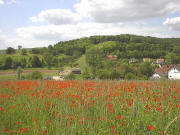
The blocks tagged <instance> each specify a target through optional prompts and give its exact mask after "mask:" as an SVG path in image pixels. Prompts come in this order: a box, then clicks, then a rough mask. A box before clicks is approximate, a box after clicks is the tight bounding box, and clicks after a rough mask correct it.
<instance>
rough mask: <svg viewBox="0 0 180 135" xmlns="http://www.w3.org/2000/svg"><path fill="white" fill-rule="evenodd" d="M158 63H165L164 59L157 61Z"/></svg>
mask: <svg viewBox="0 0 180 135" xmlns="http://www.w3.org/2000/svg"><path fill="white" fill-rule="evenodd" d="M156 62H157V63H161V62H164V59H157V60H156Z"/></svg>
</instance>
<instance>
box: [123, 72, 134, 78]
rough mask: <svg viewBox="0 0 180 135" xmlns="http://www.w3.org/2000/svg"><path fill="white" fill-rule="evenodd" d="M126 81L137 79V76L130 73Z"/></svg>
mask: <svg viewBox="0 0 180 135" xmlns="http://www.w3.org/2000/svg"><path fill="white" fill-rule="evenodd" d="M125 79H127V80H133V79H136V75H134V74H133V73H130V72H129V73H127V74H126V76H125Z"/></svg>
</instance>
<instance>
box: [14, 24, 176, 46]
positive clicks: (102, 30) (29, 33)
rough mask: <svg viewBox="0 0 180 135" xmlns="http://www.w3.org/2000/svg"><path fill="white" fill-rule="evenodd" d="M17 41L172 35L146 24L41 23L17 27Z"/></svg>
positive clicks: (33, 42)
mask: <svg viewBox="0 0 180 135" xmlns="http://www.w3.org/2000/svg"><path fill="white" fill-rule="evenodd" d="M17 34H18V43H19V44H22V45H23V46H25V47H35V46H47V45H49V44H55V43H57V42H59V41H66V40H71V39H76V38H81V37H89V36H93V35H118V34H138V35H144V36H156V37H172V36H174V35H173V34H168V32H167V31H164V29H163V28H159V27H148V26H146V25H136V24H135V25H126V24H122V23H117V24H106V23H104V24H100V23H92V22H86V23H78V24H68V25H42V26H32V27H22V28H18V29H17Z"/></svg>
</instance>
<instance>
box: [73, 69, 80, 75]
mask: <svg viewBox="0 0 180 135" xmlns="http://www.w3.org/2000/svg"><path fill="white" fill-rule="evenodd" d="M72 73H74V74H81V69H80V68H73V69H72Z"/></svg>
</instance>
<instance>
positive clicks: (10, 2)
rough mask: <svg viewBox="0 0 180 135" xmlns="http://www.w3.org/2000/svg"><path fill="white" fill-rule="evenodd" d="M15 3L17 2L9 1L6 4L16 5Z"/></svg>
mask: <svg viewBox="0 0 180 135" xmlns="http://www.w3.org/2000/svg"><path fill="white" fill-rule="evenodd" d="M16 3H17V0H9V1H8V2H7V4H16Z"/></svg>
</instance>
